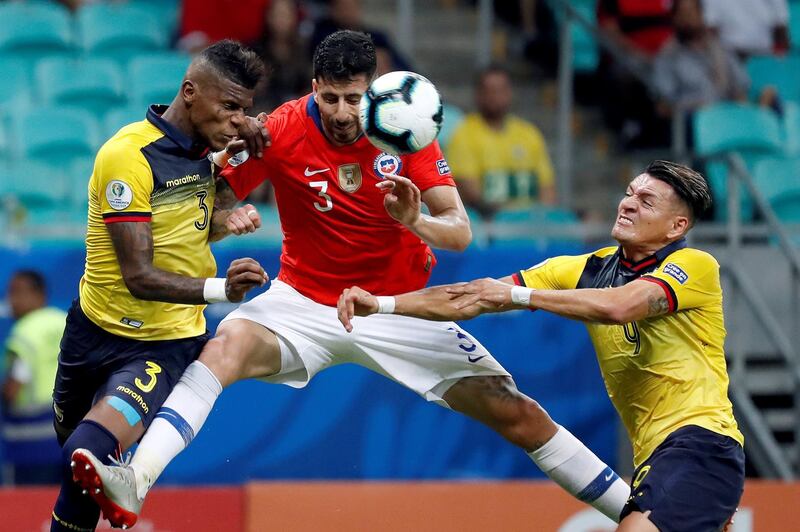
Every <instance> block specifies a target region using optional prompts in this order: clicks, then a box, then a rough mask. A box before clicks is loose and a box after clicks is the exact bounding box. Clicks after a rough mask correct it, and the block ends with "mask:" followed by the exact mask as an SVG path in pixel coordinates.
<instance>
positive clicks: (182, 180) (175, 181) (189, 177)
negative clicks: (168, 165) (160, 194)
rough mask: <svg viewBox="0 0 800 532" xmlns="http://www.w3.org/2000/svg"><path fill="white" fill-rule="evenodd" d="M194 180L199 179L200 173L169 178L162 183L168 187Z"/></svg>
mask: <svg viewBox="0 0 800 532" xmlns="http://www.w3.org/2000/svg"><path fill="white" fill-rule="evenodd" d="M195 181H200V174H192V175H187V176H183V177H180V178H178V179H169V180H167V182H166V183H164V185H165V186H166V187H167V188H170V187H177V186H178V185H185V184H187V183H194V182H195Z"/></svg>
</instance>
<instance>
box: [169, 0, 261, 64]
mask: <svg viewBox="0 0 800 532" xmlns="http://www.w3.org/2000/svg"><path fill="white" fill-rule="evenodd" d="M269 3H270V0H183V1H182V4H181V23H180V37H179V39H178V43H177V47H178V48H179V49H181V50H184V51H186V52H189V53H195V52H199V51H200V50H202V49H203V48H205V47H206V46H208V45H210V44H213V43H215V42H217V41H220V40H222V39H234V40H236V41H239V42H242V43H245V44H248V45H251V44H253V43H255V42H256V41H258V39H259V38H260V37H261V35H262V34H263V33H264V12H265V11H266V9H267V6H268V5H269Z"/></svg>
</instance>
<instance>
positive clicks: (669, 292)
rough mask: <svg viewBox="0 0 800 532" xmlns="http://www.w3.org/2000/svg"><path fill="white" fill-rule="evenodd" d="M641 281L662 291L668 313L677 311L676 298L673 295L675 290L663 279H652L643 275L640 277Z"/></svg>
mask: <svg viewBox="0 0 800 532" xmlns="http://www.w3.org/2000/svg"><path fill="white" fill-rule="evenodd" d="M639 279H641V280H642V281H648V282H650V283H655V284H657V285H658V286H660V287H661V288H662V289H663V290H664V294H666V296H667V304H668V306H669V311H670V312H675V311H676V310H678V296H676V295H675V290H673V289H672V287H671V286H670V285H669V283H668V282H666V281H665V280H663V279H659V278H658V277H652V276H650V275H643V276H642V277H640V278H639Z"/></svg>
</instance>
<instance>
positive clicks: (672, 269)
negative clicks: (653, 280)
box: [664, 262, 689, 284]
mask: <svg viewBox="0 0 800 532" xmlns="http://www.w3.org/2000/svg"><path fill="white" fill-rule="evenodd" d="M664 273H666V274H667V275H669V276H671V277H674V278H675V279H676V280H677V281H678V282H679V283H681V284H685V283H686V281H688V280H689V276H688V275H687V274H686V272H685V271H683V270H682V269H681V267H680V266H678V265H677V264H674V263H672V262H669V263H667V264H665V265H664Z"/></svg>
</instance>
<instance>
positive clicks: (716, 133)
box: [693, 103, 785, 220]
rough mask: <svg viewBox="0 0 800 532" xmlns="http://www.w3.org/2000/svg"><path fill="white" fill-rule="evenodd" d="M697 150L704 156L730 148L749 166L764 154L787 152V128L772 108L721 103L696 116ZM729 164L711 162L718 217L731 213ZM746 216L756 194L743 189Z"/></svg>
mask: <svg viewBox="0 0 800 532" xmlns="http://www.w3.org/2000/svg"><path fill="white" fill-rule="evenodd" d="M693 127H694V141H695V151H696V152H697V154H698V155H701V156H713V155H719V154H724V153H728V152H737V153H739V154H741V155H742V157H743V158H744V159H745V162H746V163H747V166H748V168H749V169H751V170H752V168H753V165H754V164H755V163H756V162H757V161H758V160H759V158H761V157H769V156H775V155H783V154H784V153H785V146H784V138H783V129H782V127H781V124H780V121H779V120H778V117H777V116H776V115H775V113H773V112H772V111H769V110H765V109H762V108H759V107H756V106H753V105H742V104H735V103H719V104H716V105H712V106H709V107H706V108H704V109H701V110H699V111H698V112H697V113H696V114H695V116H694V123H693ZM727 175H728V171H727V167H726V166H725V164H724V163H721V162H717V161H715V162H712V163H710V164H709V165H708V168H707V171H706V177H707V178H708V183H709V185H710V187H711V192H712V194H713V197H714V204H715V207H714V212H715V215H716V218H717V219H719V220H725V219H726V218H727V214H728V200H727V198H728V193H727V190H728V185H727ZM741 192H742V193H741V198H742V200H741V213H742V218H743V219H745V220H747V219H750V218H752V215H753V212H754V211H753V205H752V198H750V196H749V195H748V194H747V193H746V192H745V191H744V190H742V191H741Z"/></svg>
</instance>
